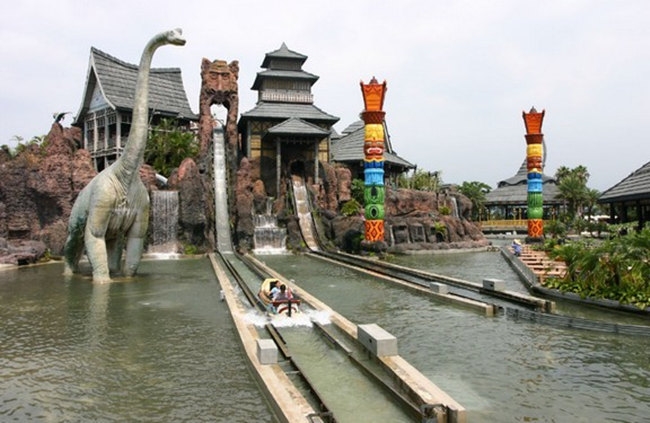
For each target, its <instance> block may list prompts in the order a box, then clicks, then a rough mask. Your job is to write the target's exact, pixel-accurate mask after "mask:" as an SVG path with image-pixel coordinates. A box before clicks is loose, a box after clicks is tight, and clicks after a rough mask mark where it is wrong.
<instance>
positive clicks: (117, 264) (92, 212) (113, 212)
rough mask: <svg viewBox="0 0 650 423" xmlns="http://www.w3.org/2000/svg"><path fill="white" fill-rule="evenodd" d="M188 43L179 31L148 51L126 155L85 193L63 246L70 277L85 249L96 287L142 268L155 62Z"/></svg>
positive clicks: (142, 64)
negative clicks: (164, 50)
mask: <svg viewBox="0 0 650 423" xmlns="http://www.w3.org/2000/svg"><path fill="white" fill-rule="evenodd" d="M166 44H172V45H179V46H182V45H184V44H185V39H184V38H183V36H182V31H181V30H180V29H174V30H171V31H166V32H162V33H160V34H158V35H156V36H154V37H153V38H152V39H151V40H150V41H149V42H148V43H147V45H146V46H145V48H144V51H143V52H142V57H141V59H140V66H139V69H138V79H137V82H136V87H135V99H134V105H133V117H132V125H131V131H130V132H129V137H128V140H127V142H126V145H125V147H124V152H123V153H122V155H121V156H120V157H119V158H118V159H117V160H116V161H115V162H114V163H113V164H112V165H111V166H109V167H107V168H106V169H104V170H103V171H102V172H100V173H99V174H97V176H95V177H94V178H93V179H92V180H91V181H90V182H89V183H88V185H86V187H84V189H82V190H81V192H80V193H79V196H78V197H77V199H76V201H75V203H74V206H73V207H72V212H71V214H70V220H69V223H68V238H67V240H66V243H65V247H64V257H65V271H64V272H65V274H72V273H75V272H77V271H78V264H79V259H80V258H81V256H82V254H83V251H84V247H85V250H86V256H87V257H88V260H89V261H90V264H91V266H92V269H93V282H98V283H104V282H110V280H111V276H110V275H111V272H112V273H117V272H119V271H120V270H122V269H121V267H122V266H121V264H122V251H123V250H124V247H125V246H126V259H125V266H124V270H123V273H124V276H127V277H129V276H133V275H134V274H135V272H136V271H137V269H138V266H139V264H140V259H141V258H142V252H143V249H144V242H145V237H146V234H147V227H148V225H149V193H148V192H147V189H146V188H145V186H144V184H143V183H142V180H141V179H140V173H139V170H140V166H141V165H142V162H143V161H144V150H145V146H146V144H147V133H148V115H149V109H148V97H149V73H150V69H151V60H152V58H153V54H154V52H155V51H156V49H157V48H158V47H161V46H163V45H166Z"/></svg>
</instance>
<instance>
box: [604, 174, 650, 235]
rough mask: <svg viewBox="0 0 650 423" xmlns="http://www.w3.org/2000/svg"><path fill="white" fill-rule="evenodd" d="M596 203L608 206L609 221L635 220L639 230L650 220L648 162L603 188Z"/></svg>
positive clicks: (627, 221) (624, 221) (626, 221)
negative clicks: (609, 186)
mask: <svg viewBox="0 0 650 423" xmlns="http://www.w3.org/2000/svg"><path fill="white" fill-rule="evenodd" d="M598 203H600V204H603V205H604V204H607V205H608V206H609V210H610V223H629V222H637V229H638V230H641V229H642V228H643V227H644V226H645V225H646V224H647V222H650V162H649V163H646V164H644V165H643V166H641V167H640V168H639V169H637V170H635V171H634V172H632V173H631V174H630V175H629V176H628V177H626V178H625V179H623V180H621V181H620V182H618V183H617V184H616V185H614V186H613V187H611V188H608V189H607V190H605V191H604V192H603V193H602V194H601V195H600V197H599V198H598Z"/></svg>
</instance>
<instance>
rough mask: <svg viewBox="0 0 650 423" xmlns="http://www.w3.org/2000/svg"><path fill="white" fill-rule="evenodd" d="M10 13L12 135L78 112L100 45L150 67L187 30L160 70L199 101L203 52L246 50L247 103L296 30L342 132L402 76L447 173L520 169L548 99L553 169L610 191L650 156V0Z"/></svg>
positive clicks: (4, 83) (426, 141)
mask: <svg viewBox="0 0 650 423" xmlns="http://www.w3.org/2000/svg"><path fill="white" fill-rule="evenodd" d="M0 23H1V24H0V34H1V35H2V36H1V37H0V39H2V40H3V41H2V44H0V57H1V62H0V145H1V144H8V145H14V144H13V143H12V142H11V140H12V138H14V137H15V136H19V137H22V138H24V139H25V140H29V139H30V138H32V137H33V136H36V135H44V134H46V133H47V132H48V131H49V128H50V126H51V124H52V113H53V112H56V111H72V112H73V114H76V113H77V112H78V110H79V107H80V105H81V96H82V92H83V88H84V83H85V79H86V74H87V71H88V59H89V54H90V47H91V46H93V47H96V48H98V49H100V50H102V51H104V52H106V53H108V54H111V55H113V56H116V57H118V58H120V59H122V60H124V61H126V62H129V63H134V64H136V63H138V62H139V60H140V54H141V52H142V49H143V47H144V45H145V44H146V42H147V41H148V40H149V39H150V38H151V37H152V36H153V35H155V34H157V33H159V32H161V31H164V30H168V29H171V28H175V27H180V28H182V29H183V33H184V35H185V37H186V39H187V44H186V45H185V46H184V47H174V46H164V47H162V48H160V49H159V50H158V51H157V52H156V55H155V57H154V61H153V66H154V67H179V68H180V69H181V70H182V74H183V80H184V83H185V89H186V91H187V95H188V99H189V101H190V106H191V107H192V109H193V110H194V111H195V112H198V94H199V88H200V76H199V72H200V64H201V59H202V58H203V57H206V58H208V59H210V60H215V59H223V60H227V61H231V60H239V63H240V75H239V96H240V110H239V112H240V113H243V112H246V111H248V110H250V109H251V108H252V107H254V105H255V101H256V99H257V97H256V94H257V93H256V92H255V91H252V90H251V89H250V87H251V86H252V84H253V81H254V79H255V74H256V73H257V72H259V71H261V70H262V69H261V68H260V65H261V63H262V60H263V59H264V54H265V53H267V52H270V51H273V50H275V49H277V48H279V47H280V45H281V44H282V42H285V43H286V44H287V46H288V47H289V48H290V49H291V50H294V51H297V52H299V53H302V54H305V55H307V56H308V57H309V58H308V59H307V62H306V63H305V65H304V66H303V69H304V70H306V71H307V72H311V73H313V74H316V75H318V76H320V79H319V80H318V82H316V84H315V85H314V87H313V94H314V102H315V104H316V106H318V107H319V108H321V109H322V110H324V111H325V112H327V113H330V114H332V115H335V116H338V117H339V118H340V121H339V123H338V124H336V126H335V129H336V130H337V131H339V132H340V131H342V130H343V129H344V128H345V127H346V126H347V125H349V124H350V123H352V122H354V121H355V120H357V119H358V116H359V113H360V112H361V110H362V109H363V100H362V97H361V91H360V88H359V81H361V80H363V81H364V82H368V81H369V80H370V78H372V77H373V76H375V77H376V78H377V79H378V80H379V81H380V82H381V81H383V80H386V82H387V84H388V92H387V94H386V100H385V104H384V110H385V111H386V120H387V123H388V128H389V131H390V135H391V139H392V142H393V147H394V149H395V150H396V152H397V153H398V154H399V155H400V156H402V157H403V158H405V159H406V160H409V161H410V162H412V163H414V164H417V165H418V168H420V169H425V170H430V171H434V170H438V171H441V172H442V179H443V181H444V182H447V183H462V182H463V181H481V182H485V183H487V184H489V185H490V186H492V187H495V186H496V184H497V183H498V181H500V180H503V179H505V178H508V177H510V176H512V175H513V174H514V173H515V172H516V171H517V170H518V169H519V167H520V165H521V163H522V162H523V160H524V158H525V155H526V143H525V138H524V133H525V128H524V123H523V119H522V111H529V110H530V108H531V107H532V106H534V107H535V108H536V109H537V110H539V111H541V110H542V109H544V110H546V116H545V119H544V125H543V128H542V129H543V132H544V135H545V141H546V145H547V151H548V155H547V158H546V167H545V169H544V173H546V174H548V175H553V174H554V173H555V170H556V169H557V168H558V167H559V166H562V165H564V166H568V167H571V168H572V167H575V166H577V165H584V166H586V167H587V169H588V170H589V172H590V173H591V178H590V181H589V186H590V187H591V188H595V189H598V190H601V191H603V190H605V189H608V188H610V187H611V186H613V185H614V184H616V183H618V182H619V181H620V180H621V179H623V178H624V177H626V176H627V175H629V174H630V173H631V172H633V171H634V170H636V169H638V168H639V167H641V166H642V165H643V164H645V163H647V162H648V161H650V143H648V137H649V136H650V101H648V99H649V98H650V95H649V94H650V82H648V76H650V60H649V59H650V2H648V1H647V0H628V1H617V2H614V1H600V0H584V1H582V0H578V1H571V0H547V1H544V2H527V1H521V0H491V1H480V0H474V1H449V0H444V1H439V0H418V1H399V2H398V1H394V2H384V1H374V2H372V1H366V0H354V1H352V0H348V1H340V0H330V1H327V2H312V1H308V0H295V1H294V0H290V1H270V0H267V1H250V0H237V1H211V2H207V1H206V2H198V1H193V0H186V1H169V0H159V1H156V2H148V1H142V0H141V1H123V0H113V1H110V2H94V1H87V0H57V1H51V0H42V1H37V0H21V1H20V2H12V5H11V6H10V7H4V8H3V11H2V14H1V15H0ZM71 123H72V119H71V117H67V118H66V120H64V121H63V124H64V125H65V126H68V125H70V124H71Z"/></svg>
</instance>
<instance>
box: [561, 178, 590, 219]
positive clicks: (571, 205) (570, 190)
mask: <svg viewBox="0 0 650 423" xmlns="http://www.w3.org/2000/svg"><path fill="white" fill-rule="evenodd" d="M557 188H558V191H559V194H558V198H559V199H561V200H564V201H565V202H566V205H567V213H568V214H569V218H570V219H574V218H575V217H576V216H580V215H581V214H582V205H583V204H585V203H586V202H587V186H586V185H585V183H584V182H583V181H582V179H581V178H580V177H579V176H577V175H574V174H569V175H567V176H564V177H563V178H562V179H560V182H559V183H558V186H557Z"/></svg>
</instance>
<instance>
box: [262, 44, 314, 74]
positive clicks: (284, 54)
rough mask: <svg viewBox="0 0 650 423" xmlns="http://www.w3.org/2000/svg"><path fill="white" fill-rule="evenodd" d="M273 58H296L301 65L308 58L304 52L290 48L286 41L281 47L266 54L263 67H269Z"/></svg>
mask: <svg viewBox="0 0 650 423" xmlns="http://www.w3.org/2000/svg"><path fill="white" fill-rule="evenodd" d="M273 59H294V60H296V61H297V62H298V63H300V65H302V64H303V63H305V61H306V60H307V56H305V55H304V54H300V53H297V52H295V51H293V50H289V48H288V47H287V45H286V44H285V43H282V45H281V46H280V48H279V49H277V50H274V51H272V52H270V53H266V54H265V55H264V61H263V62H262V67H263V68H268V67H269V66H270V65H271V60H273Z"/></svg>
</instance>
